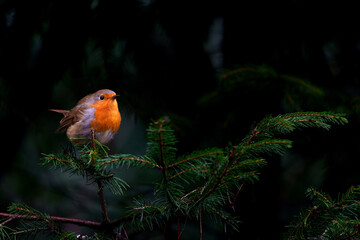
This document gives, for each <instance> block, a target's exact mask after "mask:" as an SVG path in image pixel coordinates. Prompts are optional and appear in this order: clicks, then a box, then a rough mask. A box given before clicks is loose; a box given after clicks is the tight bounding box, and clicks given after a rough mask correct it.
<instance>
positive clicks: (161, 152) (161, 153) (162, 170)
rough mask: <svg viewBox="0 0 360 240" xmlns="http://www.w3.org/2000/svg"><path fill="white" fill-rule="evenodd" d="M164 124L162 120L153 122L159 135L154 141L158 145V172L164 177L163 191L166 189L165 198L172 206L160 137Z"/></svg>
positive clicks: (162, 144)
mask: <svg viewBox="0 0 360 240" xmlns="http://www.w3.org/2000/svg"><path fill="white" fill-rule="evenodd" d="M164 122H165V120H163V121H162V122H155V123H154V124H155V125H158V126H159V130H158V134H159V138H158V139H155V141H158V142H159V144H160V166H161V168H160V170H161V172H162V174H163V177H164V183H165V189H166V196H167V199H168V200H169V202H170V203H171V204H173V202H172V199H171V197H170V194H169V191H168V190H169V179H168V176H167V170H166V169H167V166H166V163H165V156H164V140H163V136H162V132H163V131H165V129H163V128H162V127H163V123H164Z"/></svg>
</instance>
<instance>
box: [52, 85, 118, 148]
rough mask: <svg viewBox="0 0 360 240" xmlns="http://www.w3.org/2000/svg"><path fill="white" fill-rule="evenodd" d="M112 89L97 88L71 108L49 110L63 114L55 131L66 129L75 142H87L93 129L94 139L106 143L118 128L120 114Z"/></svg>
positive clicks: (71, 139)
mask: <svg viewBox="0 0 360 240" xmlns="http://www.w3.org/2000/svg"><path fill="white" fill-rule="evenodd" d="M117 97H119V95H116V93H115V92H114V91H111V90H109V89H103V90H99V91H97V92H95V93H92V94H89V95H87V96H85V97H83V98H82V99H81V100H80V101H79V102H78V103H77V104H76V106H75V107H74V108H72V109H71V110H56V109H49V110H50V111H54V112H58V113H62V114H64V118H63V119H61V120H60V126H59V128H58V129H57V130H56V133H59V132H62V131H64V130H66V135H67V136H68V138H69V139H70V141H72V142H73V143H75V144H81V143H85V142H88V140H87V139H90V134H91V132H92V130H93V132H94V135H95V139H97V140H98V141H99V142H100V143H101V144H106V143H108V142H109V141H110V140H111V139H112V138H113V136H114V135H115V133H116V132H117V130H118V129H119V126H120V122H121V116H120V112H119V109H118V104H117V101H116V98H117Z"/></svg>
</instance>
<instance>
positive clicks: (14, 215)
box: [0, 213, 103, 228]
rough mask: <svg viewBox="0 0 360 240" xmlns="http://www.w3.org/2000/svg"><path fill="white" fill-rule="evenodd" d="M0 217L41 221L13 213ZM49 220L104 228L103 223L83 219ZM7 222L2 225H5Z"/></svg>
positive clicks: (52, 218) (1, 214) (57, 218)
mask: <svg viewBox="0 0 360 240" xmlns="http://www.w3.org/2000/svg"><path fill="white" fill-rule="evenodd" d="M0 216H2V217H8V218H9V220H10V219H11V220H15V219H24V220H30V221H36V220H41V219H40V218H39V217H37V216H29V215H18V214H11V213H0ZM49 218H50V219H51V220H52V221H54V222H61V223H71V224H74V225H78V226H87V227H94V228H99V227H101V226H103V224H102V223H101V222H93V221H88V220H83V219H78V218H65V217H56V216H50V217H49ZM7 222H8V221H7ZM7 222H6V221H5V222H3V223H2V224H5V223H7Z"/></svg>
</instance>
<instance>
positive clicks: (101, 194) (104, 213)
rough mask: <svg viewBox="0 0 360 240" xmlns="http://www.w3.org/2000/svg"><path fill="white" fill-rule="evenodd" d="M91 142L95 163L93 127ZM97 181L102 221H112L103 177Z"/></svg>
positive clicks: (92, 157) (92, 159) (92, 156)
mask: <svg viewBox="0 0 360 240" xmlns="http://www.w3.org/2000/svg"><path fill="white" fill-rule="evenodd" d="M90 142H91V148H92V151H93V153H92V154H91V162H92V164H94V165H95V164H96V162H95V157H94V152H95V150H96V145H95V130H93V129H91V131H90ZM96 183H97V185H98V195H99V197H100V206H101V216H102V222H103V223H110V219H109V216H108V213H107V209H106V200H105V196H104V184H103V182H102V181H101V179H97V180H96Z"/></svg>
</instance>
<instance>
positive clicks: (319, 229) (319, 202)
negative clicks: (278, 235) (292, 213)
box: [287, 187, 360, 240]
mask: <svg viewBox="0 0 360 240" xmlns="http://www.w3.org/2000/svg"><path fill="white" fill-rule="evenodd" d="M307 196H308V197H309V198H311V199H312V204H311V206H310V207H308V209H306V210H305V211H303V212H302V213H301V214H300V215H299V216H298V217H297V220H296V221H295V222H294V223H293V224H292V225H291V226H290V230H289V232H288V235H287V239H294V240H295V239H304V238H311V239H358V238H359V237H360V232H359V230H360V220H359V219H358V215H359V213H360V187H350V188H349V190H348V191H347V192H345V193H344V194H342V195H341V196H339V197H338V199H337V200H334V199H332V198H331V197H330V196H329V195H328V194H326V193H324V192H322V191H320V190H317V189H314V188H309V189H308V190H307Z"/></svg>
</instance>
